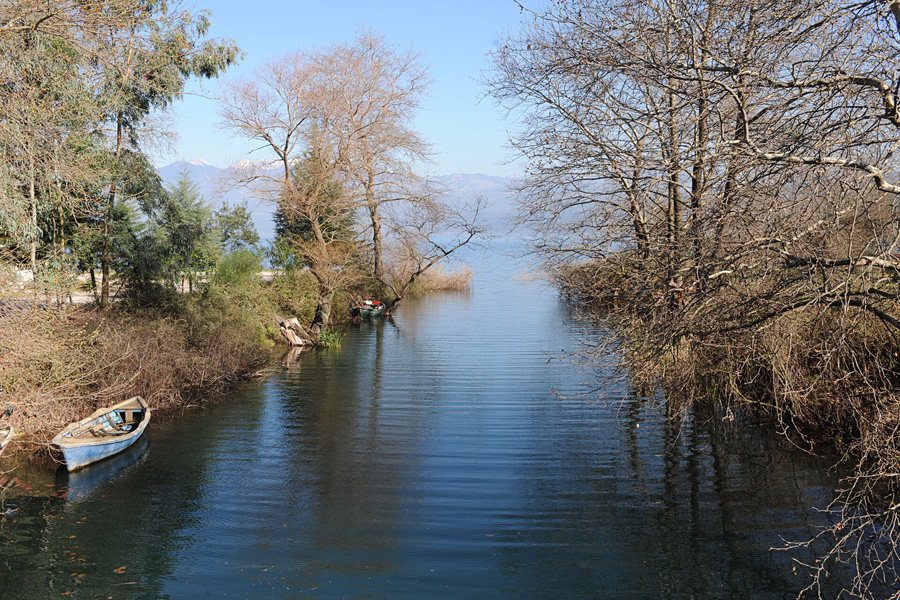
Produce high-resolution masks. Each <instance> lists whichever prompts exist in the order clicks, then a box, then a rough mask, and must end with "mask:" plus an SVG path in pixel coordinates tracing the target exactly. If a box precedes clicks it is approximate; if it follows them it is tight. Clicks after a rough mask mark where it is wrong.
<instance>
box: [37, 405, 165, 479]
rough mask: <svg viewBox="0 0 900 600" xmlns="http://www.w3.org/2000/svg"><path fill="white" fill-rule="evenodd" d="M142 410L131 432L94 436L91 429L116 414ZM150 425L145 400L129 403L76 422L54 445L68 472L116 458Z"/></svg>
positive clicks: (61, 434)
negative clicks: (112, 457) (115, 456)
mask: <svg viewBox="0 0 900 600" xmlns="http://www.w3.org/2000/svg"><path fill="white" fill-rule="evenodd" d="M125 410H131V411H140V413H141V419H140V421H138V422H137V424H136V425H135V426H134V429H132V430H131V431H128V432H116V433H114V434H111V435H108V436H103V437H94V435H93V434H91V433H90V430H91V429H92V428H93V429H97V427H98V426H102V425H104V424H105V423H108V422H109V421H110V419H111V418H112V416H113V413H116V412H123V411H125ZM149 422H150V408H149V407H148V406H147V404H146V403H145V402H144V400H143V399H142V398H139V397H136V398H132V399H130V400H126V401H125V402H122V403H120V404H117V405H115V406H113V407H110V408H105V409H100V410H98V411H97V412H95V413H94V414H92V415H91V416H90V417H88V418H87V419H82V420H81V421H78V422H77V423H72V424H70V425H69V426H68V427H66V428H65V429H64V430H62V431H61V432H60V433H59V435H57V436H56V437H55V438H53V446H54V447H55V448H56V449H57V450H58V451H59V453H60V454H61V455H62V457H63V460H65V463H66V469H68V470H69V471H74V470H76V469H80V468H82V467H85V466H87V465H90V464H92V463H95V462H97V461H101V460H103V459H104V458H109V457H110V456H114V455H116V454H118V453H119V452H122V451H123V450H125V449H126V448H128V447H129V446H131V445H132V444H134V443H135V442H136V441H137V440H138V439H140V437H141V435H143V433H144V430H145V429H146V428H147V425H148V424H149Z"/></svg>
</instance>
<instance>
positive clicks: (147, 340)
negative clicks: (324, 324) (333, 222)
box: [0, 271, 315, 456]
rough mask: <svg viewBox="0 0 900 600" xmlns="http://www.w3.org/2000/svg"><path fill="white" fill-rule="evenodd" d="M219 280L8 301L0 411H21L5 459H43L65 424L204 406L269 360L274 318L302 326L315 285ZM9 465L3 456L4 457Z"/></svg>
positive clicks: (296, 277) (2, 323)
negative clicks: (130, 403)
mask: <svg viewBox="0 0 900 600" xmlns="http://www.w3.org/2000/svg"><path fill="white" fill-rule="evenodd" d="M268 279H269V280H268V281H266V280H265V279H263V278H261V277H258V276H256V275H255V274H246V273H240V272H231V273H229V272H227V271H223V272H220V273H217V276H216V278H215V279H214V280H213V281H211V282H209V283H208V284H207V285H204V286H203V288H202V289H201V290H198V291H196V292H194V293H182V294H179V293H171V294H161V295H159V296H156V297H152V298H143V299H139V300H137V301H135V300H131V301H127V302H116V303H113V304H112V305H111V307H110V308H109V309H108V310H105V311H101V310H99V309H97V308H96V307H94V306H92V305H89V304H87V303H81V304H66V303H64V304H60V305H58V304H56V303H49V304H45V303H41V302H39V301H36V300H32V301H25V300H22V299H20V300H18V301H10V302H6V303H4V305H3V307H2V317H0V406H7V405H12V404H16V405H18V406H19V407H20V413H19V420H18V422H17V427H18V435H17V437H16V438H15V441H14V442H13V444H11V446H10V447H9V448H8V449H7V455H10V454H15V453H23V454H27V455H35V454H38V455H40V454H42V453H44V452H46V451H47V450H48V449H49V442H50V440H51V439H52V438H53V436H54V435H55V433H56V432H58V431H59V430H60V429H61V428H62V427H63V426H65V425H66V424H67V423H69V422H71V421H73V420H77V419H80V418H82V417H83V416H84V415H86V414H89V413H90V412H92V411H93V410H94V409H95V408H97V407H99V406H105V405H109V404H113V403H115V402H118V401H120V400H121V399H123V398H127V397H130V396H135V395H138V396H142V397H144V398H145V399H146V400H147V401H148V403H149V404H150V405H151V407H153V408H154V409H155V410H162V411H172V410H181V409H184V408H185V407H189V406H193V405H196V404H200V403H203V402H207V401H209V400H210V399H214V398H217V397H219V396H220V395H221V394H222V393H223V392H225V391H227V390H228V389H230V388H231V387H233V386H234V385H235V384H236V383H237V382H239V381H241V380H242V379H245V378H246V377H248V376H249V375H251V374H252V373H254V372H256V371H258V370H259V369H260V368H261V367H263V366H264V365H265V364H267V363H268V362H269V361H270V360H271V356H272V351H273V349H274V348H275V346H276V345H278V344H282V343H284V342H283V341H282V340H281V339H280V333H279V331H278V329H277V327H276V325H275V322H274V319H273V316H274V315H277V314H281V315H284V314H288V315H291V316H294V315H297V316H299V317H300V318H307V317H308V315H310V314H311V313H312V310H314V307H315V299H314V292H313V290H314V289H315V287H314V283H313V282H311V281H310V278H309V277H308V276H306V275H305V274H303V273H295V274H291V275H286V276H281V277H277V278H268ZM5 456H6V455H5Z"/></svg>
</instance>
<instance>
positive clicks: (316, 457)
mask: <svg viewBox="0 0 900 600" xmlns="http://www.w3.org/2000/svg"><path fill="white" fill-rule="evenodd" d="M509 247H510V246H509V245H508V244H503V243H500V244H498V245H497V246H496V247H495V248H493V249H492V250H491V251H490V252H489V253H487V254H485V255H483V256H481V255H473V257H472V263H473V268H474V271H475V279H474V283H473V287H472V290H471V291H468V292H459V293H441V294H432V295H430V296H427V297H425V298H421V299H418V300H415V301H409V302H406V303H404V304H403V305H402V306H401V307H400V309H399V310H398V311H397V314H396V316H395V318H394V320H393V322H385V321H381V320H378V321H372V322H364V323H363V324H362V325H361V326H359V327H354V328H352V329H350V330H349V331H348V333H347V334H346V336H345V337H344V340H343V344H342V347H341V348H340V349H334V350H321V351H314V352H308V353H303V354H301V355H299V356H298V357H290V358H288V357H286V358H285V359H284V365H283V366H282V367H281V368H279V369H278V370H277V371H276V372H275V373H274V374H271V375H269V376H267V377H266V378H264V379H260V380H257V381H253V382H250V383H248V384H246V385H243V386H242V387H241V388H240V389H238V390H236V391H235V392H234V393H233V394H231V395H230V397H229V398H227V399H226V400H225V401H223V402H221V403H219V404H216V405H213V406H209V407H206V408H204V409H199V410H190V411H186V412H185V413H184V414H183V415H176V416H170V417H168V418H155V419H154V422H153V423H151V425H150V427H149V429H148V432H147V434H146V435H145V438H146V439H145V440H144V441H143V443H141V444H140V445H138V446H137V447H135V448H132V449H131V450H130V451H128V452H127V453H125V454H124V455H121V456H119V457H117V458H115V459H113V460H110V461H107V462H106V463H101V464H98V465H95V466H93V467H89V468H87V469H85V470H84V471H81V472H78V473H75V474H73V475H71V476H67V475H66V474H65V473H63V472H53V471H52V470H47V469H43V470H42V469H40V468H37V467H27V466H22V467H21V468H20V469H17V470H16V471H15V472H13V473H12V474H7V475H5V476H3V475H0V487H3V488H4V490H5V491H4V492H2V506H0V598H2V599H20V598H21V599H31V598H35V599H39V598H61V597H68V598H154V599H155V598H200V597H210V598H661V599H662V598H666V599H670V598H685V599H687V598H793V597H795V596H796V595H797V593H799V592H800V590H802V589H803V588H804V587H805V586H806V585H807V584H808V580H807V579H806V576H805V574H804V572H803V570H802V569H801V568H800V567H799V566H797V565H796V563H795V562H794V559H800V560H804V561H805V560H810V556H809V555H804V554H797V553H796V552H795V553H788V552H785V551H781V550H773V548H780V547H782V546H783V544H784V540H805V539H808V538H810V537H812V536H813V535H814V534H815V531H816V530H817V527H819V526H821V525H822V524H823V523H824V522H825V520H824V515H823V514H822V513H821V512H819V510H818V509H820V508H824V507H825V506H827V504H828V503H829V501H830V500H831V498H832V495H833V489H834V487H835V485H836V483H835V481H834V479H833V478H832V477H831V476H829V475H828V473H827V472H826V468H825V467H826V466H827V465H826V464H825V463H822V462H820V461H818V460H817V459H815V458H813V457H810V456H807V455H804V454H801V453H799V452H797V451H795V450H791V449H790V448H789V447H787V446H786V445H785V444H784V443H783V442H782V441H781V440H779V439H778V438H773V437H771V436H768V435H765V434H764V433H761V432H760V431H750V432H747V433H745V434H741V435H734V436H723V435H721V434H719V433H716V431H715V430H714V429H713V428H711V427H709V426H707V425H704V424H698V423H694V422H693V421H691V420H689V421H687V422H673V421H671V420H668V419H667V418H666V416H665V414H664V411H662V410H660V408H659V406H658V404H659V403H658V402H654V401H652V400H651V399H642V398H635V397H633V394H631V393H630V389H629V386H628V382H627V381H621V382H615V381H612V382H607V383H605V384H604V389H605V393H606V396H605V398H604V400H603V401H602V402H601V401H597V399H596V398H595V397H593V396H587V397H581V396H580V395H579V394H581V393H582V392H585V391H586V390H588V389H589V386H593V385H594V384H595V383H596V381H597V380H596V378H597V377H598V375H599V376H600V377H601V380H602V377H603V375H604V372H603V371H602V369H600V370H599V373H598V372H597V371H598V370H597V369H584V368H582V366H580V365H579V364H578V363H577V362H576V361H571V360H566V359H565V358H564V357H565V356H566V355H567V354H569V353H572V352H573V351H576V350H578V348H579V340H582V339H587V340H592V339H597V338H598V337H599V336H602V335H603V332H602V330H600V329H599V328H596V327H595V326H594V325H591V324H589V323H584V322H581V321H579V320H578V319H576V318H574V317H573V315H572V314H571V311H570V310H569V309H568V307H567V306H566V304H565V303H564V302H562V301H560V300H559V299H558V298H557V296H556V294H555V293H554V291H553V290H552V289H551V288H550V287H549V286H548V284H547V283H546V282H544V281H542V280H540V279H536V278H533V277H530V276H528V272H529V268H528V265H527V264H526V263H525V262H524V261H521V260H519V259H517V258H515V257H514V256H512V255H510V254H507V253H505V252H504V250H505V249H507V248H509ZM611 362H614V360H611ZM4 466H5V467H7V468H8V467H9V466H10V465H9V464H8V463H6V464H4ZM2 470H3V469H2V468H0V471H2ZM838 581H839V577H835V578H833V579H832V580H831V582H830V583H831V584H835V585H838V584H839V583H838ZM826 591H827V590H826ZM826 595H827V594H826Z"/></svg>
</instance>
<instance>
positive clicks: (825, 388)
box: [486, 0, 900, 597]
mask: <svg viewBox="0 0 900 600" xmlns="http://www.w3.org/2000/svg"><path fill="white" fill-rule="evenodd" d="M527 14H529V15H530V20H529V22H528V23H527V24H526V25H525V26H524V27H523V29H522V30H521V31H520V32H519V33H518V34H517V35H515V36H512V37H510V38H508V39H506V40H504V43H502V44H501V45H500V47H499V49H498V50H497V52H496V53H495V54H494V67H495V69H494V72H493V73H492V74H491V75H489V79H488V81H487V82H486V83H487V86H488V89H489V91H490V93H491V94H493V95H494V96H495V97H496V98H497V99H498V100H499V101H500V102H501V103H503V104H504V105H505V106H508V107H509V108H510V109H511V110H513V111H515V112H516V114H517V115H522V116H524V118H523V119H522V127H521V129H519V130H518V132H517V134H516V136H515V137H514V139H513V143H514V145H515V147H516V149H517V150H518V151H519V152H520V153H521V154H523V155H524V156H525V157H526V158H527V159H528V166H527V175H528V176H527V177H526V179H525V180H524V181H523V185H522V189H521V194H520V197H521V199H522V203H521V208H522V211H521V213H522V215H521V216H522V220H523V221H525V222H528V223H530V224H531V225H533V227H534V231H535V239H536V241H537V248H538V250H539V251H541V252H542V253H543V255H544V256H545V257H546V259H547V262H548V264H549V265H551V266H553V267H558V268H559V269H558V273H559V274H560V283H561V284H562V285H563V286H565V287H566V289H567V291H569V292H571V293H572V294H573V295H576V296H579V297H582V298H584V299H588V300H593V301H597V300H600V301H603V302H604V306H605V307H606V308H607V309H608V311H609V312H608V313H607V315H608V316H609V317H610V318H611V320H613V321H615V322H616V324H617V325H618V326H619V327H618V331H619V332H620V333H621V336H622V341H623V343H625V344H627V347H628V348H629V350H630V352H629V356H630V357H632V358H635V359H636V360H634V361H633V362H631V363H630V366H631V367H632V368H633V373H634V374H635V376H636V377H645V378H647V379H648V380H650V381H654V380H655V381H660V379H658V377H662V382H664V384H665V385H666V389H667V390H668V391H669V392H670V393H669V397H668V400H667V402H668V405H669V406H670V407H675V408H676V411H675V412H678V411H677V407H679V406H682V405H681V404H680V402H682V401H683V402H684V403H690V402H692V401H694V400H703V401H705V402H710V403H719V404H718V405H719V406H720V407H724V408H722V410H727V411H730V410H732V409H733V410H734V411H740V413H741V414H744V415H758V416H765V417H767V418H768V417H773V416H774V417H775V418H777V419H779V420H780V422H781V423H782V424H783V426H784V431H785V432H786V433H787V435H789V436H791V438H792V439H794V440H795V441H796V442H797V443H798V444H800V445H803V446H806V447H810V442H814V441H815V438H813V437H810V436H811V435H812V432H818V431H821V430H822V428H823V427H825V428H828V429H830V430H831V431H833V432H834V433H833V436H834V437H833V438H832V439H842V440H844V442H845V444H846V445H845V447H844V448H843V449H844V450H848V451H849V454H850V455H852V456H854V457H855V459H856V460H857V463H856V473H855V475H854V476H853V477H851V478H849V479H848V492H847V494H846V495H845V496H844V500H845V501H846V502H848V506H855V507H865V510H856V509H852V508H851V509H847V510H846V511H844V512H842V513H841V520H840V523H841V524H840V525H839V527H840V528H843V531H844V533H841V530H840V529H835V530H834V531H832V532H831V534H832V535H833V536H834V538H833V539H834V541H835V546H834V548H835V550H834V552H833V554H831V555H829V558H833V559H835V560H840V559H844V558H846V557H847V556H852V557H853V559H854V561H856V562H855V564H856V565H857V567H858V578H857V580H856V582H855V584H854V588H853V589H852V590H851V591H852V592H853V593H854V594H857V595H859V596H863V597H866V596H872V595H877V594H878V593H879V592H878V591H876V590H878V586H879V585H882V586H886V587H887V588H888V589H890V590H892V591H891V593H893V594H897V593H898V591H897V589H896V584H895V582H896V577H895V574H894V569H895V566H894V565H896V564H897V563H896V560H897V559H898V558H900V555H898V553H897V549H898V542H900V527H898V525H897V523H898V519H896V517H895V513H896V512H897V507H898V506H900V503H898V502H897V498H898V497H900V496H897V494H898V493H900V478H898V476H897V475H896V469H894V468H893V467H892V466H890V465H891V464H894V463H891V461H892V460H895V459H896V457H897V456H898V450H897V448H900V445H898V440H896V439H895V438H896V435H895V434H894V433H892V432H893V431H895V430H896V419H895V418H893V417H887V415H895V414H897V407H898V406H900V393H898V392H900V390H898V388H897V384H896V382H897V381H898V378H897V373H898V372H900V369H898V366H897V362H896V360H895V359H894V358H891V357H892V356H894V355H895V354H896V353H897V352H898V351H900V350H898V346H900V343H898V342H900V310H898V308H897V307H898V306H900V277H898V275H900V270H898V267H900V262H898V258H900V245H898V244H900V230H898V226H897V219H896V210H897V203H896V196H897V193H898V192H900V187H898V184H897V182H896V181H894V180H893V179H892V178H894V177H896V173H897V172H898V167H900V164H898V162H897V159H896V156H895V153H896V150H897V148H898V146H900V130H898V125H900V118H898V114H900V113H898V112H897V111H898V109H897V100H898V99H897V94H898V92H897V90H898V89H900V79H898V74H897V71H896V66H895V62H896V61H895V58H896V56H897V55H898V54H900V9H898V4H897V3H896V2H864V3H850V2H842V1H837V0H835V1H831V0H828V1H825V2H813V1H811V0H809V1H806V0H801V1H799V2H793V1H791V2H788V1H781V0H765V1H751V2H745V3H741V4H738V5H735V4H734V3H725V2H707V3H702V4H699V5H698V4H696V3H693V2H687V1H685V0H675V1H666V2H662V1H656V0H626V1H625V2H607V1H596V0H591V1H589V0H576V1H574V2H573V1H563V0H559V1H554V2H550V3H549V6H548V7H547V8H546V9H545V10H543V11H541V12H530V13H527ZM892 428H893V429H892ZM876 529H877V530H878V531H879V532H880V533H879V535H877V536H874V535H873V534H872V533H871V532H873V531H874V530H876ZM849 531H852V532H853V533H852V534H849V535H848V534H847V533H846V532H849ZM866 532H868V533H866ZM867 535H868V536H869V537H868V538H867V537H866V536H867ZM827 564H829V563H828V561H827V560H826V561H824V562H823V563H822V565H820V567H817V569H819V570H818V571H817V572H816V574H817V575H818V576H824V574H825V569H827V566H825V565H827ZM892 581H893V582H894V583H891V582H892ZM881 589H882V591H883V589H884V588H881Z"/></svg>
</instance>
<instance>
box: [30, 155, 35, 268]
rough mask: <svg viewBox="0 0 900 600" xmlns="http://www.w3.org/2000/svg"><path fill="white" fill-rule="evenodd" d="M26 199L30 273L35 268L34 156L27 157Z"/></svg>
mask: <svg viewBox="0 0 900 600" xmlns="http://www.w3.org/2000/svg"><path fill="white" fill-rule="evenodd" d="M29 165H30V170H29V175H28V199H29V200H30V202H31V272H32V273H35V272H36V268H37V195H36V194H35V190H34V156H29Z"/></svg>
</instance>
